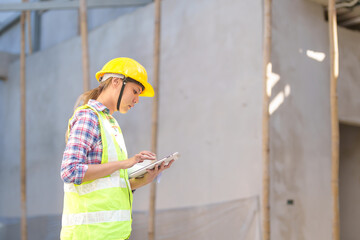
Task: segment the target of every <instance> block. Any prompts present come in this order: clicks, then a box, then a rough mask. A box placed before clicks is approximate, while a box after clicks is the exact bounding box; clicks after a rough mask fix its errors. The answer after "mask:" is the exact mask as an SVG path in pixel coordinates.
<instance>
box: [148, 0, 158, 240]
mask: <svg viewBox="0 0 360 240" xmlns="http://www.w3.org/2000/svg"><path fill="white" fill-rule="evenodd" d="M154 7H155V32H154V84H153V85H154V90H155V96H154V102H153V111H152V143H151V151H152V152H154V153H156V152H157V138H158V115H159V114H158V113H159V95H160V93H159V71H160V27H161V0H155V4H154ZM155 213H156V181H153V182H152V183H151V186H150V205H149V226H148V239H149V240H154V239H155Z"/></svg>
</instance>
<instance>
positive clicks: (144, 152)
mask: <svg viewBox="0 0 360 240" xmlns="http://www.w3.org/2000/svg"><path fill="white" fill-rule="evenodd" d="M141 154H146V155H149V156H153V157H154V156H156V154H155V153H153V152H150V151H141Z"/></svg>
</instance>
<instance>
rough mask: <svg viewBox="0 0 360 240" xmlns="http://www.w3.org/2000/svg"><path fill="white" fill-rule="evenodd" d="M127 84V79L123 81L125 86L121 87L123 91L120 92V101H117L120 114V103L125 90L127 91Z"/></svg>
mask: <svg viewBox="0 0 360 240" xmlns="http://www.w3.org/2000/svg"><path fill="white" fill-rule="evenodd" d="M126 83H127V80H126V77H125V78H124V79H123V84H122V86H121V90H120V94H119V98H118V101H117V107H116V108H117V110H118V111H119V112H120V102H121V98H122V95H123V92H124V89H125V85H126Z"/></svg>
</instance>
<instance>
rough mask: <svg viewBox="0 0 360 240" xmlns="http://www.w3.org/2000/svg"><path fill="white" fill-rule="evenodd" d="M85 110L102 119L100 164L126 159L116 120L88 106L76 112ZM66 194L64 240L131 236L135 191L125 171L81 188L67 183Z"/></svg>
mask: <svg viewBox="0 0 360 240" xmlns="http://www.w3.org/2000/svg"><path fill="white" fill-rule="evenodd" d="M86 108H90V109H91V110H92V111H94V113H96V115H97V116H98V119H99V126H100V133H101V141H102V146H103V152H102V157H101V164H104V163H107V162H112V161H119V160H120V161H121V160H125V159H127V151H126V147H125V143H124V139H123V135H122V132H121V129H120V127H119V126H118V124H117V122H116V120H115V119H114V121H115V126H112V125H111V123H110V121H109V120H108V119H107V117H106V115H105V114H104V113H103V112H100V111H99V112H98V111H96V110H95V109H94V108H93V107H91V106H89V105H84V106H82V107H80V108H78V109H77V110H76V111H79V110H81V109H86ZM74 115H75V113H74ZM74 115H73V117H74ZM73 117H72V118H73ZM72 118H71V119H72ZM71 119H70V120H69V128H68V134H69V133H70V122H71ZM64 192H65V195H64V210H63V216H62V229H61V236H60V237H61V239H62V240H65V239H66V240H67V239H79V240H90V239H91V240H92V239H127V238H128V237H129V236H130V233H131V222H132V218H131V208H132V192H131V186H130V183H129V177H128V174H127V170H126V169H120V170H119V171H116V172H114V173H113V174H111V175H109V176H106V177H103V178H99V179H96V180H94V181H88V182H84V183H82V184H80V185H75V184H72V183H65V184H64Z"/></svg>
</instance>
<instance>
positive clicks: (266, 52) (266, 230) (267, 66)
mask: <svg viewBox="0 0 360 240" xmlns="http://www.w3.org/2000/svg"><path fill="white" fill-rule="evenodd" d="M271 2H272V1H271V0H264V35H263V81H264V83H263V121H262V125H263V126H262V134H263V138H262V140H263V146H262V154H263V181H262V182H263V192H262V195H263V196H262V213H263V216H262V228H263V229H262V231H263V239H264V240H269V239H270V200H269V196H270V157H269V152H270V149H269V119H270V115H269V98H270V96H269V94H268V92H267V85H268V82H269V76H270V74H271V62H270V60H271V59H270V56H271Z"/></svg>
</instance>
